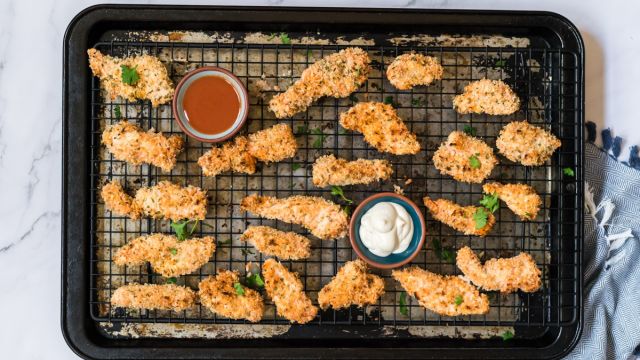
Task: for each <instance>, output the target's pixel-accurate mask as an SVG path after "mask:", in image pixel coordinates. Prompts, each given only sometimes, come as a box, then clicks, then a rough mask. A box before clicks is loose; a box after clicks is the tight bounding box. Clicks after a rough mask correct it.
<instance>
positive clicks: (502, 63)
mask: <svg viewBox="0 0 640 360" xmlns="http://www.w3.org/2000/svg"><path fill="white" fill-rule="evenodd" d="M506 63H507V62H506V61H504V60H503V59H500V60H498V61H496V67H497V68H500V67H503V66H504V65H505V64H506Z"/></svg>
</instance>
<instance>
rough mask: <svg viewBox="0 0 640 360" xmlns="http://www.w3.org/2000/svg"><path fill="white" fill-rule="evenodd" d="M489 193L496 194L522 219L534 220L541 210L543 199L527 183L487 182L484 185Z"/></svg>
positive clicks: (483, 189)
mask: <svg viewBox="0 0 640 360" xmlns="http://www.w3.org/2000/svg"><path fill="white" fill-rule="evenodd" d="M482 191H484V192H485V193H487V194H496V195H497V196H498V198H500V200H502V201H504V202H505V203H506V204H507V207H509V209H511V211H513V212H514V213H515V214H516V215H518V216H519V217H520V219H522V220H533V219H535V218H536V216H537V215H538V211H540V205H542V199H541V198H540V195H538V194H537V193H536V190H535V189H534V188H533V187H531V186H529V185H526V184H501V183H498V182H492V183H487V184H484V185H483V186H482Z"/></svg>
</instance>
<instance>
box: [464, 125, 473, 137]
mask: <svg viewBox="0 0 640 360" xmlns="http://www.w3.org/2000/svg"><path fill="white" fill-rule="evenodd" d="M462 131H464V133H465V134H467V135H469V136H476V128H474V127H473V126H471V125H465V126H464V129H462Z"/></svg>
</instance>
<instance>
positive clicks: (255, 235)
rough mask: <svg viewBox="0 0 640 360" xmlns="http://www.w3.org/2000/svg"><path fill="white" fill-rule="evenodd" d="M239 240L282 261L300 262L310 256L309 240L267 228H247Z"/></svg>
mask: <svg viewBox="0 0 640 360" xmlns="http://www.w3.org/2000/svg"><path fill="white" fill-rule="evenodd" d="M240 240H242V241H247V242H249V243H251V244H252V245H253V246H255V248H256V249H258V251H260V252H261V253H263V254H265V255H270V256H277V257H278V258H280V259H282V260H300V259H306V258H308V257H309V256H311V241H310V240H309V239H307V238H306V237H304V236H302V235H298V234H296V233H294V232H284V231H280V230H276V229H274V228H272V227H269V226H249V227H248V228H247V230H245V231H244V234H242V236H241V237H240Z"/></svg>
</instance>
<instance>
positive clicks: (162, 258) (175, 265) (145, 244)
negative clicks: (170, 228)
mask: <svg viewBox="0 0 640 360" xmlns="http://www.w3.org/2000/svg"><path fill="white" fill-rule="evenodd" d="M215 250H216V245H215V241H214V239H213V237H211V236H205V237H203V238H192V239H188V240H184V241H179V240H178V239H177V238H176V237H175V236H173V235H165V234H153V235H145V236H140V237H138V238H135V239H133V240H131V241H130V242H129V243H127V244H126V245H124V246H123V247H121V248H120V249H119V250H118V252H116V254H115V255H114V256H113V261H114V262H115V263H116V265H120V266H123V265H140V264H144V263H145V262H149V263H150V264H151V267H152V268H153V271H155V272H157V273H158V274H160V275H162V276H164V277H174V276H180V275H185V274H190V273H192V272H194V271H196V270H198V269H199V268H200V267H201V266H202V265H204V264H206V263H207V261H209V258H210V257H211V255H212V254H213V252H214V251H215Z"/></svg>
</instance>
